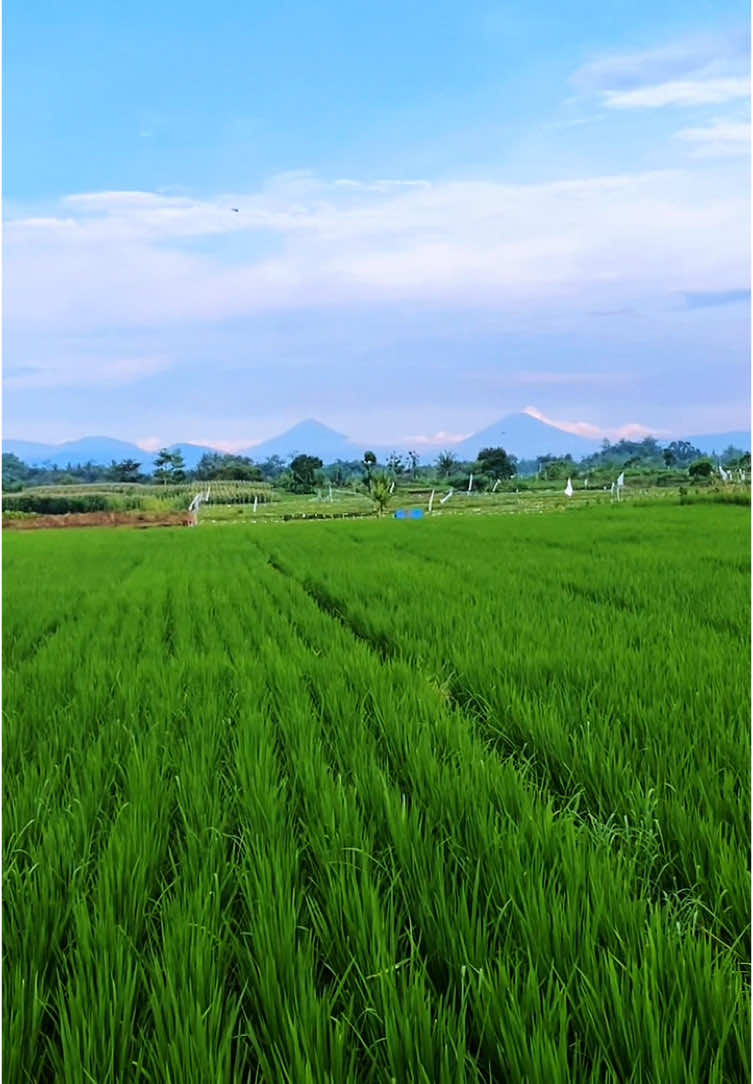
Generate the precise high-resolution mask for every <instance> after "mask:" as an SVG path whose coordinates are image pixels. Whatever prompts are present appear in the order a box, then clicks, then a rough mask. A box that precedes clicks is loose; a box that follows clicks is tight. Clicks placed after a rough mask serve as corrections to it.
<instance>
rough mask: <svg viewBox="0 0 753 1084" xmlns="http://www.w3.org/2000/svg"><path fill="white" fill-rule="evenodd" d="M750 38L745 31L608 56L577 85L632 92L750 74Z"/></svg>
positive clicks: (583, 71) (584, 70)
mask: <svg viewBox="0 0 753 1084" xmlns="http://www.w3.org/2000/svg"><path fill="white" fill-rule="evenodd" d="M748 54H749V36H748V31H747V29H746V28H744V27H737V28H736V29H734V30H732V31H730V32H728V33H726V34H705V35H695V36H690V37H686V38H682V39H678V40H675V41H671V42H668V43H667V44H665V45H661V46H658V47H654V48H650V49H643V50H638V51H634V52H630V53H608V54H606V55H603V56H598V57H595V58H594V59H593V60H591V61H589V62H588V63H586V64H584V65H582V66H581V67H580V68H578V70H577V71H576V72H575V73H574V74H573V76H572V82H573V84H574V85H575V86H576V87H578V88H579V89H588V90H606V89H610V90H618V89H622V90H629V89H631V88H634V87H639V86H646V85H655V84H658V83H666V82H672V81H674V80H678V79H687V78H688V77H690V76H700V75H704V76H706V77H709V78H712V77H718V76H724V75H730V74H740V75H744V74H746V72H747V70H748V66H749V56H748Z"/></svg>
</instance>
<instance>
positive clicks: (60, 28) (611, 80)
mask: <svg viewBox="0 0 753 1084" xmlns="http://www.w3.org/2000/svg"><path fill="white" fill-rule="evenodd" d="M55 9H57V10H55ZM3 54H4V55H3V107H4V108H3V265H4V266H3V272H4V273H3V429H4V436H6V437H8V438H10V437H14V438H17V439H27V440H40V441H54V442H57V441H63V440H69V439H75V438H77V437H81V436H84V435H88V434H106V435H109V436H114V437H119V438H121V439H127V440H133V441H136V442H137V443H141V444H144V445H145V446H150V447H153V446H156V445H159V444H162V443H167V442H173V441H195V442H199V443H209V444H215V445H217V446H222V447H227V448H228V449H233V448H238V447H243V446H246V445H249V444H251V443H253V442H255V441H260V440H263V439H266V438H268V437H271V436H273V435H275V434H277V433H279V432H281V431H282V430H284V429H286V428H288V427H289V426H291V425H293V424H294V423H296V422H297V421H299V420H301V419H302V418H309V417H316V418H318V419H320V420H321V421H323V422H325V423H327V424H329V425H332V426H333V427H334V428H336V429H338V430H339V431H341V432H343V433H346V434H347V435H349V436H351V437H353V438H354V439H362V440H369V441H372V442H376V443H389V442H390V441H393V440H394V441H398V440H401V439H403V438H405V437H407V436H411V437H416V438H421V439H422V440H423V441H424V442H426V443H428V444H431V443H432V442H433V441H436V442H444V443H446V440H447V437H448V435H449V436H457V437H461V436H463V435H467V434H468V433H471V432H473V431H475V430H478V429H480V428H482V427H484V426H486V425H488V424H490V423H491V422H493V421H495V420H496V419H497V418H499V417H502V416H503V415H505V414H507V413H510V412H512V411H518V410H523V409H529V410H531V411H532V412H536V413H537V414H539V415H541V416H544V417H546V418H549V419H552V420H554V421H555V422H557V423H559V424H562V425H563V426H564V427H567V428H573V429H576V430H577V429H578V428H579V427H580V430H581V431H585V429H583V426H587V427H589V429H588V431H589V432H594V433H600V434H604V435H608V436H610V437H613V438H614V437H616V436H619V435H620V434H621V433H627V432H630V433H631V434H632V433H637V432H652V433H654V434H656V435H657V436H663V435H666V436H673V435H678V436H679V435H682V434H688V433H704V432H707V433H712V432H722V431H727V430H731V429H741V428H745V427H747V426H748V425H749V422H750V387H749V372H750V324H749V321H750V225H749V219H750V207H749V203H750V161H749V122H750V96H749V95H750V24H749V6H748V4H747V3H742V2H741V0H713V2H712V0H683V2H682V3H680V2H679V0H664V2H663V3H662V4H658V5H657V4H656V3H654V2H653V0H651V2H648V0H633V2H631V3H625V2H624V0H620V2H619V3H618V2H616V0H598V2H591V0H588V2H586V0H572V2H570V3H567V4H563V3H561V0H528V2H525V3H524V2H522V0H519V2H517V3H492V2H481V0H466V2H465V3H463V4H460V3H458V2H457V0H452V2H449V0H434V2H432V3H416V4H410V5H409V4H405V3H404V2H400V3H397V2H395V0H379V2H371V0H369V2H366V3H362V4H352V3H346V2H345V0H337V2H332V0H323V2H322V3H320V4H311V3H309V2H286V0H280V2H277V3H275V4H258V3H253V2H252V3H247V4H244V5H239V4H235V3H232V4H231V3H228V2H226V0H217V2H215V3H214V4H212V5H207V4H206V3H195V2H193V0H182V2H181V3H180V4H177V3H171V2H166V3H162V4H152V3H146V2H145V0H132V2H130V3H129V4H127V5H124V4H122V3H117V4H115V3H113V2H111V0H98V2H96V3H94V2H93V0H79V2H78V3H77V4H76V5H66V6H64V5H53V6H52V9H51V7H50V5H49V4H47V3H41V2H40V0H24V2H23V3H22V2H21V0H12V2H11V3H9V4H6V5H5V8H4V25H3ZM234 208H235V209H237V210H234Z"/></svg>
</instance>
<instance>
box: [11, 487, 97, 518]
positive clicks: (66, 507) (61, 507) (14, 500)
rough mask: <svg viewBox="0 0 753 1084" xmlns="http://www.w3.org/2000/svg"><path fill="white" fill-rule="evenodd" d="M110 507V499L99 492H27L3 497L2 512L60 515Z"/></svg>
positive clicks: (95, 510)
mask: <svg viewBox="0 0 753 1084" xmlns="http://www.w3.org/2000/svg"><path fill="white" fill-rule="evenodd" d="M110 507H111V504H110V500H109V499H108V497H106V496H105V495H104V494H101V493H92V494H86V495H80V496H78V495H77V496H65V495H60V496H45V495H40V494H38V493H34V492H28V493H19V494H14V495H13V496H9V497H3V512H6V511H8V512H35V513H37V514H38V515H45V516H60V515H65V514H66V513H67V512H103V511H105V510H106V509H108V508H110Z"/></svg>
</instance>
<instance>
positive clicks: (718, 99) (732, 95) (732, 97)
mask: <svg viewBox="0 0 753 1084" xmlns="http://www.w3.org/2000/svg"><path fill="white" fill-rule="evenodd" d="M749 94H750V82H749V80H748V79H745V78H742V77H740V78H734V79H678V80H675V81H673V82H670V83H657V84H655V85H653V86H645V87H636V88H635V89H634V90H607V91H605V92H604V104H605V105H606V106H607V108H608V109H659V108H662V107H663V106H694V105H720V104H722V103H723V102H731V101H737V100H739V99H741V98H747V97H748V96H749Z"/></svg>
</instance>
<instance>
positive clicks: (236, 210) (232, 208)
mask: <svg viewBox="0 0 753 1084" xmlns="http://www.w3.org/2000/svg"><path fill="white" fill-rule="evenodd" d="M230 210H231V211H235V213H236V214H238V208H237V207H231V208H230Z"/></svg>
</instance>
